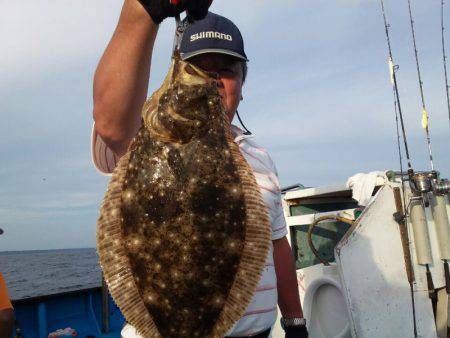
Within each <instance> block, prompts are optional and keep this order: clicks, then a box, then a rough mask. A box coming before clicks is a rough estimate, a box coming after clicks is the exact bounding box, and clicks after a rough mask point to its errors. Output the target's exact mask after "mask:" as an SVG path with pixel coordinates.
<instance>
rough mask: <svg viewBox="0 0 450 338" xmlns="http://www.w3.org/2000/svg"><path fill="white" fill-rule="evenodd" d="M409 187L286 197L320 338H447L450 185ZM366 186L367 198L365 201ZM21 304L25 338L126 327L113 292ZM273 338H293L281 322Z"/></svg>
mask: <svg viewBox="0 0 450 338" xmlns="http://www.w3.org/2000/svg"><path fill="white" fill-rule="evenodd" d="M406 179H407V178H405V177H403V175H402V174H400V173H394V172H392V171H391V172H388V173H387V174H385V173H379V172H378V173H370V174H366V175H364V174H362V175H359V178H358V180H356V181H355V182H354V185H353V187H352V186H351V184H349V183H348V182H347V184H342V185H338V186H331V187H318V188H297V189H293V190H292V189H289V190H287V191H286V192H285V194H284V198H283V205H284V210H285V216H286V221H287V224H288V226H289V240H290V243H291V247H292V249H293V254H294V256H295V259H296V268H297V277H298V285H299V291H300V298H301V301H302V304H303V309H304V314H305V317H306V318H307V323H308V327H309V332H310V336H311V337H313V338H330V337H341V338H344V337H381V336H382V337H446V336H447V322H448V320H449V317H450V316H449V315H448V310H447V308H448V293H447V290H448V289H449V286H450V284H449V281H450V276H449V273H448V266H447V259H450V226H449V222H450V219H449V216H448V215H449V214H450V206H449V202H448V194H449V192H450V183H449V181H448V180H444V179H440V178H438V177H436V176H432V175H430V173H428V174H425V173H417V174H415V176H413V177H412V178H411V179H412V181H411V182H410V181H408V186H406V185H405V181H406ZM408 180H409V179H408ZM349 182H351V180H349ZM368 182H371V183H368ZM358 184H359V188H360V187H364V190H365V191H366V192H367V193H366V196H362V197H361V196H360V197H359V198H358V199H359V201H358V200H357V199H356V198H357V197H355V191H361V189H359V188H358ZM370 184H372V186H371V185H370ZM358 189H359V190H358ZM403 189H404V192H405V194H402V190H403ZM403 198H405V200H403ZM363 199H365V200H366V201H368V205H367V206H365V207H362V206H361V203H364V202H361V200H363ZM404 206H406V208H405V207H404ZM408 210H409V211H408ZM405 211H408V212H407V215H408V216H407V217H404V216H405ZM13 304H14V307H15V311H16V316H17V322H16V324H17V327H16V330H17V331H16V334H17V333H19V332H20V334H21V335H17V336H18V337H20V336H21V337H26V338H28V337H32V338H34V337H36V338H47V337H51V336H49V334H51V333H52V332H57V330H58V329H64V328H71V329H73V330H74V331H73V332H74V335H75V334H76V335H77V336H80V337H97V338H98V337H108V338H115V337H120V330H121V328H122V326H123V323H124V318H123V316H122V314H121V312H120V310H119V309H118V308H117V306H116V305H115V304H114V302H113V300H112V299H111V297H110V296H109V294H108V292H107V288H106V287H105V286H104V285H103V286H102V287H98V288H89V289H84V290H77V291H71V292H66V293H59V294H53V295H46V296H39V297H33V298H28V299H21V300H15V301H14V302H13ZM380 323H382V325H381V324H380ZM272 337H274V338H280V337H284V333H283V331H282V329H281V327H280V326H279V324H278V322H277V324H276V325H275V327H274V329H273V331H272Z"/></svg>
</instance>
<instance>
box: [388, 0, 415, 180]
mask: <svg viewBox="0 0 450 338" xmlns="http://www.w3.org/2000/svg"><path fill="white" fill-rule="evenodd" d="M380 3H381V13H382V14H383V21H384V28H385V33H386V41H387V45H388V51H389V60H388V64H389V71H390V73H391V83H392V88H393V91H394V97H395V102H396V106H397V109H398V115H399V117H400V125H401V128H402V134H403V143H404V146H405V153H406V159H407V161H408V169H412V164H411V157H410V155H409V149H408V141H407V138H406V130H405V123H404V121H403V113H402V106H401V103H400V95H399V93H398V84H397V75H396V72H397V70H398V66H394V61H393V57H392V48H391V39H390V37H389V27H390V25H389V24H388V22H387V19H386V12H385V10H384V2H383V0H380ZM397 136H398V135H397ZM402 177H403V175H402Z"/></svg>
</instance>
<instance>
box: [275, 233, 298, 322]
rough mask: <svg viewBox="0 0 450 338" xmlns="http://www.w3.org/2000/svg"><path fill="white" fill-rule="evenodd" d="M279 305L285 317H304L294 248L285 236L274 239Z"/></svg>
mask: <svg viewBox="0 0 450 338" xmlns="http://www.w3.org/2000/svg"><path fill="white" fill-rule="evenodd" d="M273 260H274V264H275V273H276V275H277V290H278V305H279V307H280V310H281V314H282V315H283V317H284V318H294V317H303V312H302V308H301V305H300V298H299V295H298V285H297V274H296V272H295V262H294V257H293V256H292V250H291V247H290V246H289V242H288V240H287V238H286V236H285V237H283V238H280V239H277V240H274V241H273Z"/></svg>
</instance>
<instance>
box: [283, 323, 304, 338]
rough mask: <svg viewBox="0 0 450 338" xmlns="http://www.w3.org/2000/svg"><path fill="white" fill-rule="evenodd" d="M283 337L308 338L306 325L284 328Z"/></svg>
mask: <svg viewBox="0 0 450 338" xmlns="http://www.w3.org/2000/svg"><path fill="white" fill-rule="evenodd" d="M284 330H285V338H308V330H307V329H306V326H290V327H286V328H285V329H284Z"/></svg>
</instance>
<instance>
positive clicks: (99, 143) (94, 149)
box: [91, 123, 119, 175]
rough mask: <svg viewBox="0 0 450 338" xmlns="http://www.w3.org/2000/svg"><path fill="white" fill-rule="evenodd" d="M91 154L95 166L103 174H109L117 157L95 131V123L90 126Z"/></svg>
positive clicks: (115, 163)
mask: <svg viewBox="0 0 450 338" xmlns="http://www.w3.org/2000/svg"><path fill="white" fill-rule="evenodd" d="M91 154H92V162H93V163H94V166H95V168H96V169H97V170H98V171H99V172H101V173H102V174H104V175H111V173H112V172H113V170H114V168H115V167H116V165H117V162H118V161H119V159H118V158H117V156H116V155H115V154H114V153H113V151H112V150H111V149H110V148H108V146H107V145H106V143H105V142H104V141H103V140H102V138H101V137H100V135H99V134H98V133H97V131H96V130H95V123H94V125H93V126H92V137H91Z"/></svg>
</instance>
